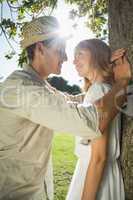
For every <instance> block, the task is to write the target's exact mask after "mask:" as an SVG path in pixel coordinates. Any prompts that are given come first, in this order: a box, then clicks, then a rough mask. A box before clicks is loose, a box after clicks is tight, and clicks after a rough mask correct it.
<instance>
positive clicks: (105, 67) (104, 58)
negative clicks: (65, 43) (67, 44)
mask: <svg viewBox="0 0 133 200" xmlns="http://www.w3.org/2000/svg"><path fill="white" fill-rule="evenodd" d="M75 49H76V50H77V49H85V50H89V51H90V53H91V66H92V67H95V68H97V69H99V70H101V71H102V73H103V76H104V79H105V82H108V83H112V81H113V70H112V67H111V65H110V60H111V49H110V47H109V46H108V45H107V44H106V43H105V42H103V41H102V40H99V39H89V40H82V41H81V42H79V44H78V45H77V46H76V48H75ZM90 85H91V83H90V81H89V80H88V79H87V78H84V90H85V91H87V90H88V88H89V87H90Z"/></svg>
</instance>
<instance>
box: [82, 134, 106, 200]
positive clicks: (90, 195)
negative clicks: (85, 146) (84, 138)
mask: <svg viewBox="0 0 133 200" xmlns="http://www.w3.org/2000/svg"><path fill="white" fill-rule="evenodd" d="M107 146H108V133H107V131H106V132H104V134H103V135H102V136H101V137H100V138H99V139H97V140H94V141H92V142H91V148H92V153H91V160H90V163H89V166H88V170H87V174H86V179H85V184H84V190H83V193H82V200H96V195H97V192H98V189H99V186H100V183H101V180H102V176H103V172H104V167H105V164H106V160H107Z"/></svg>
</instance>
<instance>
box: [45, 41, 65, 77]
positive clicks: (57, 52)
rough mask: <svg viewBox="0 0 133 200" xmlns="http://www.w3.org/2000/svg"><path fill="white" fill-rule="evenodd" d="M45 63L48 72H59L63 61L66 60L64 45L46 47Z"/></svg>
mask: <svg viewBox="0 0 133 200" xmlns="http://www.w3.org/2000/svg"><path fill="white" fill-rule="evenodd" d="M46 51H47V57H46V60H47V63H48V65H49V68H50V70H49V72H50V73H52V74H60V73H61V68H62V64H63V62H65V61H66V60H67V55H66V51H65V45H61V44H59V45H57V46H52V47H50V48H48V49H47V50H46Z"/></svg>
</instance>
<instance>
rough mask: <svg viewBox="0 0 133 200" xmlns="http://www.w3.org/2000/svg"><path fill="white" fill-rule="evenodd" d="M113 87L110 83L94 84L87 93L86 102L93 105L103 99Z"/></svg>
mask: <svg viewBox="0 0 133 200" xmlns="http://www.w3.org/2000/svg"><path fill="white" fill-rule="evenodd" d="M110 89H111V85H110V84H108V83H103V82H102V83H99V82H95V83H93V84H92V85H91V86H90V88H89V89H88V91H87V92H86V98H85V99H86V100H87V101H89V102H91V103H93V102H94V101H96V100H98V99H100V98H102V97H103V96H104V95H105V94H106V93H107V92H108V91H109V90H110Z"/></svg>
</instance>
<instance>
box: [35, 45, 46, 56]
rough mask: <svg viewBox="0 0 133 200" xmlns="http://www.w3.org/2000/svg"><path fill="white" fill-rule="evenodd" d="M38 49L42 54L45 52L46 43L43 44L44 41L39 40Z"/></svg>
mask: <svg viewBox="0 0 133 200" xmlns="http://www.w3.org/2000/svg"><path fill="white" fill-rule="evenodd" d="M36 50H37V51H38V52H39V53H41V54H44V50H45V47H44V45H43V44H42V42H38V43H37V44H36Z"/></svg>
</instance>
